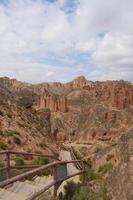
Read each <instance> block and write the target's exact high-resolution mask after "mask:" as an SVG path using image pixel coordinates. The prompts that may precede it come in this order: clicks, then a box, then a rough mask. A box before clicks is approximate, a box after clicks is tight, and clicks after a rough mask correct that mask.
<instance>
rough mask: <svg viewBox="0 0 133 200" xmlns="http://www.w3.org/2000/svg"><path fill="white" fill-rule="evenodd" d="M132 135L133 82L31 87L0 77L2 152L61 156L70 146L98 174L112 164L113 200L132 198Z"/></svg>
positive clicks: (79, 79) (78, 80) (76, 82)
mask: <svg viewBox="0 0 133 200" xmlns="http://www.w3.org/2000/svg"><path fill="white" fill-rule="evenodd" d="M132 135H133V84H132V83H131V82H127V81H123V80H120V81H104V82H99V81H96V82H93V81H89V80H87V79H86V78H85V77H83V76H81V77H77V78H76V79H74V80H73V81H71V82H68V83H59V82H56V83H45V82H44V83H39V84H31V83H25V82H21V81H17V80H16V79H10V78H8V77H1V78H0V150H6V149H10V150H18V151H27V152H33V151H34V152H36V153H52V154H54V155H56V156H57V155H58V154H59V149H60V147H61V146H62V145H63V144H66V145H67V144H68V146H69V143H70V145H73V147H74V148H75V150H76V151H77V152H78V153H79V157H80V156H81V155H82V157H83V158H84V159H85V160H86V162H89V163H90V161H91V165H92V168H93V169H94V170H96V171H98V170H99V169H100V167H102V166H103V165H105V166H106V165H107V164H111V166H113V168H112V171H111V172H110V173H109V175H108V176H105V177H104V180H105V182H106V184H107V187H108V190H109V192H110V194H111V195H112V199H113V200H116V199H123V200H127V199H128V200H131V199H132V197H131V196H132V193H131V192H130V190H131V187H132V186H131V185H132V184H131V180H127V177H130V176H132V170H131V163H132V153H131V149H132ZM125 141H126V142H125ZM123 148H125V149H126V151H125V150H124V149H123ZM126 157H127V159H126ZM125 166H127V167H128V169H129V170H128V172H127V171H126V168H125ZM114 176H115V177H116V178H117V177H118V179H119V177H120V176H123V179H122V181H119V182H118V181H117V180H116V179H115V178H114ZM126 182H128V185H127V187H126V189H124V187H125V184H126ZM116 183H117V184H116ZM118 185H119V186H118ZM115 188H117V189H118V192H114V190H115ZM122 191H123V192H122ZM128 194H129V195H128Z"/></svg>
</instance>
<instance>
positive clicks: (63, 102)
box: [37, 94, 67, 112]
mask: <svg viewBox="0 0 133 200" xmlns="http://www.w3.org/2000/svg"><path fill="white" fill-rule="evenodd" d="M45 108H49V109H50V111H51V112H58V111H60V112H66V111H67V99H66V97H65V96H57V95H52V94H46V95H41V96H39V98H38V101H37V110H40V109H45Z"/></svg>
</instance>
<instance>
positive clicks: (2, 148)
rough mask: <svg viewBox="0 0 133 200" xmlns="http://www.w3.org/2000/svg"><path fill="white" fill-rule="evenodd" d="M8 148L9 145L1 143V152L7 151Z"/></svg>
mask: <svg viewBox="0 0 133 200" xmlns="http://www.w3.org/2000/svg"><path fill="white" fill-rule="evenodd" d="M7 148H8V147H7V144H5V143H4V142H0V149H1V150H6V149H7Z"/></svg>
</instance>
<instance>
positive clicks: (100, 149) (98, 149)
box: [95, 145, 102, 153]
mask: <svg viewBox="0 0 133 200" xmlns="http://www.w3.org/2000/svg"><path fill="white" fill-rule="evenodd" d="M101 151H102V147H101V146H99V145H98V146H96V148H95V153H99V152H101Z"/></svg>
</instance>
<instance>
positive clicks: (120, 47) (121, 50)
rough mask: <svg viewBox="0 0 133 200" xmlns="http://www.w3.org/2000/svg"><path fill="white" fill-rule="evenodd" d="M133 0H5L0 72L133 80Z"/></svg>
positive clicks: (41, 78)
mask: <svg viewBox="0 0 133 200" xmlns="http://www.w3.org/2000/svg"><path fill="white" fill-rule="evenodd" d="M132 11H133V1H132V0H110V1H105V0H0V76H9V77H11V78H17V79H19V80H22V81H28V82H32V83H38V82H45V81H48V82H51V81H61V82H67V81H70V80H72V79H73V78H75V77H77V76H80V75H84V76H85V77H86V78H87V79H90V80H93V81H95V80H101V81H103V80H116V79H117V80H120V79H124V80H129V81H133V25H132V21H133V12H132Z"/></svg>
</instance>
